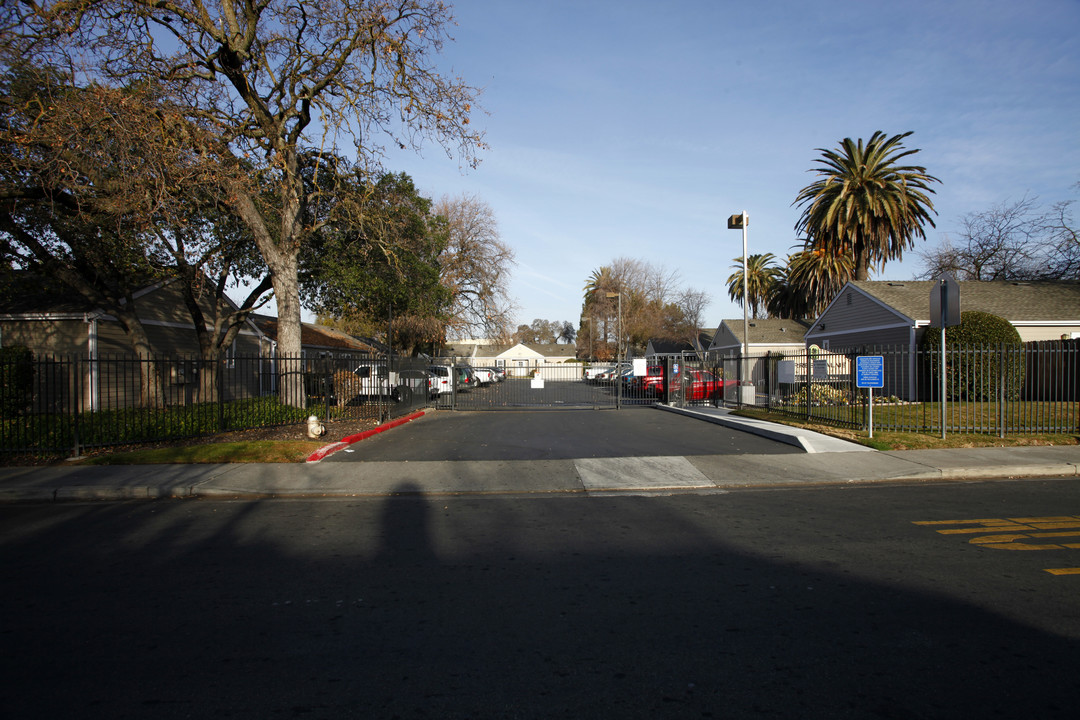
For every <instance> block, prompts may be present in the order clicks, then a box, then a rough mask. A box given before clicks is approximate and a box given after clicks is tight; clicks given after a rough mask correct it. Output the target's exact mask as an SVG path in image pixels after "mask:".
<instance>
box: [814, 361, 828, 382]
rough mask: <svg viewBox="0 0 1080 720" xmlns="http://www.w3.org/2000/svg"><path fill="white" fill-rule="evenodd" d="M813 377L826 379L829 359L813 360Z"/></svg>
mask: <svg viewBox="0 0 1080 720" xmlns="http://www.w3.org/2000/svg"><path fill="white" fill-rule="evenodd" d="M814 379H815V380H828V379H829V361H828V360H815V361H814Z"/></svg>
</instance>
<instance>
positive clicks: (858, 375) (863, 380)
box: [855, 355, 885, 388]
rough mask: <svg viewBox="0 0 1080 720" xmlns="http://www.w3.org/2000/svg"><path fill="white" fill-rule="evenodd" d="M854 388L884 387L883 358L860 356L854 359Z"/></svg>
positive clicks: (879, 356) (878, 356)
mask: <svg viewBox="0 0 1080 720" xmlns="http://www.w3.org/2000/svg"><path fill="white" fill-rule="evenodd" d="M855 387H861V388H880V387H885V358H884V356H882V355H860V356H859V357H857V358H855Z"/></svg>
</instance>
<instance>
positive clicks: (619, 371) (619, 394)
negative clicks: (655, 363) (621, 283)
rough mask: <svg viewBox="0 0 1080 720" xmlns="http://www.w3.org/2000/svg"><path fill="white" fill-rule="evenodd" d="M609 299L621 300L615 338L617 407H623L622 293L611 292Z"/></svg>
mask: <svg viewBox="0 0 1080 720" xmlns="http://www.w3.org/2000/svg"><path fill="white" fill-rule="evenodd" d="M607 296H608V298H616V297H617V298H619V310H618V320H619V321H618V328H619V335H618V337H616V338H615V385H616V388H615V407H616V408H618V407H621V406H622V380H623V378H622V371H623V366H622V293H621V292H609V293H608V294H607Z"/></svg>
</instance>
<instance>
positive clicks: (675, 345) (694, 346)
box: [645, 329, 714, 359]
mask: <svg viewBox="0 0 1080 720" xmlns="http://www.w3.org/2000/svg"><path fill="white" fill-rule="evenodd" d="M713 335H714V333H713V331H712V330H708V329H703V330H698V332H697V334H696V335H694V337H693V339H692V340H670V339H664V338H652V339H650V340H649V344H648V346H647V347H646V348H645V357H647V358H649V357H656V356H658V355H682V354H685V353H695V354H696V355H697V356H698V357H699V358H701V359H705V353H706V352H708V350H709V345H710V344H711V343H712V341H713Z"/></svg>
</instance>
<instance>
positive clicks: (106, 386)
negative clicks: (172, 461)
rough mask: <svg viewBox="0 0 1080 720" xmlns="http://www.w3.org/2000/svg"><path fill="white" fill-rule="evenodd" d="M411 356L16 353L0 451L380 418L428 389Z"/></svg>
mask: <svg viewBox="0 0 1080 720" xmlns="http://www.w3.org/2000/svg"><path fill="white" fill-rule="evenodd" d="M424 367H425V363H424V362H423V361H420V360H412V359H407V358H393V359H392V360H390V361H389V362H388V361H387V359H386V357H385V356H381V357H380V356H372V355H364V354H358V353H342V354H334V355H330V354H322V355H316V356H301V357H258V356H250V357H248V356H230V357H227V358H225V359H222V360H220V361H218V362H216V363H207V362H205V361H203V360H201V359H199V358H191V357H168V358H162V357H155V358H137V357H130V356H115V357H98V358H92V359H87V358H84V357H80V356H43V355H38V356H31V355H30V354H29V353H25V354H23V355H21V356H14V357H13V356H11V355H5V357H3V358H2V359H0V453H24V454H27V453H29V454H55V453H72V454H75V455H78V454H80V453H81V451H82V450H84V449H87V448H92V447H104V446H110V445H125V444H137V443H147V442H155V441H160V440H169V439H180V438H187V437H198V436H203V435H210V434H215V433H221V432H226V431H230V430H243V429H250V428H256V427H267V426H277V425H290V424H300V423H303V422H305V421H306V419H307V417H308V416H309V415H317V416H319V417H320V418H323V419H329V420H338V419H344V418H350V419H365V418H370V419H373V420H384V419H387V418H389V417H392V416H396V415H399V414H403V413H405V412H407V411H411V410H413V409H415V408H416V407H418V406H424V405H427V404H428V403H429V402H431V401H432V398H433V397H434V395H435V393H434V389H433V386H432V383H431V380H430V375H429V374H428V373H427V372H426V371H425V370H424Z"/></svg>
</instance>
